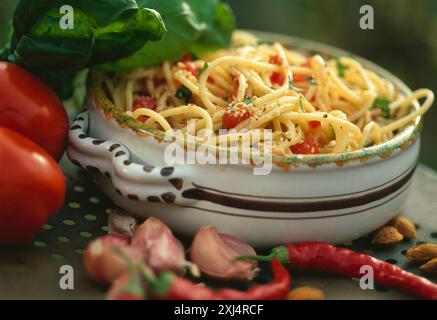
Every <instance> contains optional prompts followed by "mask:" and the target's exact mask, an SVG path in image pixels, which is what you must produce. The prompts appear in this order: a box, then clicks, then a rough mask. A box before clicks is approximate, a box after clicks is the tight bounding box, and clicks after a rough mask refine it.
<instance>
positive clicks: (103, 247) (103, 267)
mask: <svg viewBox="0 0 437 320" xmlns="http://www.w3.org/2000/svg"><path fill="white" fill-rule="evenodd" d="M123 255H124V256H125V257H123ZM127 259H128V260H130V262H131V263H132V264H136V263H138V262H140V261H143V260H144V259H145V254H144V252H143V251H142V250H141V249H139V248H134V247H131V246H129V238H128V237H123V236H109V235H108V236H103V237H100V238H98V239H96V240H94V241H92V242H91V243H90V244H89V245H88V246H87V247H86V249H85V253H84V262H85V268H86V269H87V271H88V274H89V275H90V276H91V278H93V279H94V280H95V281H97V282H99V283H107V284H108V283H111V282H113V281H114V280H115V279H117V278H118V277H119V276H121V275H122V274H124V273H126V272H127V271H128V269H129V261H127Z"/></svg>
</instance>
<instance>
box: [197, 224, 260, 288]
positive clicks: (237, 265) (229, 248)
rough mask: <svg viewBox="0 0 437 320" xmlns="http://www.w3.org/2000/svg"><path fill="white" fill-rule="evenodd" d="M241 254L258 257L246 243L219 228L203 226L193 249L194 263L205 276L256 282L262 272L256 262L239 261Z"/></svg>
mask: <svg viewBox="0 0 437 320" xmlns="http://www.w3.org/2000/svg"><path fill="white" fill-rule="evenodd" d="M241 255H256V252H255V250H254V249H253V248H252V247H251V246H249V245H248V244H246V243H245V242H243V241H241V240H239V239H237V238H235V237H234V236H231V235H228V234H222V233H218V231H217V229H216V228H213V227H202V228H200V230H199V231H198V232H197V234H196V236H195V237H194V240H193V243H192V245H191V249H190V257H191V260H192V261H193V262H194V263H195V264H196V265H197V266H198V267H199V269H200V271H201V272H202V274H204V275H206V276H208V277H211V278H214V279H218V280H252V279H253V278H254V277H255V275H256V274H257V272H258V269H257V265H258V264H257V262H256V261H246V260H245V261H235V260H234V258H235V257H237V256H241Z"/></svg>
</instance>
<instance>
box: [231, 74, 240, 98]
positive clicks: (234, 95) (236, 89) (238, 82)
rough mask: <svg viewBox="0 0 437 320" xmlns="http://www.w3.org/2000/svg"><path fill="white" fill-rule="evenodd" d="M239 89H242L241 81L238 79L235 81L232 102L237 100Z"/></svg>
mask: <svg viewBox="0 0 437 320" xmlns="http://www.w3.org/2000/svg"><path fill="white" fill-rule="evenodd" d="M239 88H240V81H239V80H238V78H236V79H235V81H234V90H233V91H232V97H231V101H234V100H235V99H237V95H238V89H239Z"/></svg>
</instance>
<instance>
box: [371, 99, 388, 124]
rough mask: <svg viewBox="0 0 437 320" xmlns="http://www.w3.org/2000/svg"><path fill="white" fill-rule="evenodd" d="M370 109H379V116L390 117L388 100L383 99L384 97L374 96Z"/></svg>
mask: <svg viewBox="0 0 437 320" xmlns="http://www.w3.org/2000/svg"><path fill="white" fill-rule="evenodd" d="M372 109H373V110H375V109H379V110H381V116H382V117H383V118H386V119H389V118H390V101H388V100H386V99H384V98H380V97H378V98H376V99H375V102H374V103H373V106H372Z"/></svg>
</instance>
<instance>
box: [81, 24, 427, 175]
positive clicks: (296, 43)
mask: <svg viewBox="0 0 437 320" xmlns="http://www.w3.org/2000/svg"><path fill="white" fill-rule="evenodd" d="M251 32H252V33H253V34H255V35H256V36H258V38H260V39H263V40H268V41H278V42H281V43H282V44H283V45H285V46H287V47H291V48H293V49H296V50H300V51H304V52H307V53H311V54H315V53H318V54H321V55H323V56H325V57H337V56H353V57H354V58H355V59H357V60H358V61H359V62H360V63H361V64H362V65H363V66H365V67H366V68H368V69H370V70H373V71H374V72H376V73H377V74H379V75H380V76H382V77H384V78H386V79H388V80H390V81H392V82H393V83H394V84H395V86H396V87H397V88H398V89H399V90H400V91H401V92H402V93H403V94H404V95H406V96H408V95H411V94H412V91H411V90H410V89H409V88H408V86H407V85H406V84H405V83H403V82H402V81H401V80H400V79H399V78H397V77H396V76H394V75H393V74H391V73H390V72H389V71H387V70H385V69H384V68H382V67H380V66H378V65H376V64H374V63H372V62H370V61H368V60H366V59H364V58H361V57H358V56H356V55H355V54H353V53H350V52H347V51H344V50H341V49H337V48H334V47H331V46H328V45H325V44H321V43H317V42H313V41H310V40H305V39H301V38H296V37H292V36H286V35H278V34H273V33H267V32H253V31H251ZM102 76H103V71H102V70H99V69H94V70H93V71H92V72H91V74H90V78H89V85H88V99H89V102H90V104H91V105H92V106H95V107H97V108H98V109H102V111H103V112H104V113H105V115H106V117H107V118H108V119H111V118H113V119H115V120H116V121H117V123H118V124H119V126H120V127H123V128H130V129H132V130H134V131H135V132H137V134H138V135H139V136H141V135H151V136H154V137H155V138H157V139H158V140H161V141H162V140H163V139H164V133H163V132H162V131H159V130H156V129H153V128H149V127H146V126H144V125H143V124H142V123H141V122H139V121H136V120H135V119H133V118H132V117H130V116H128V115H126V114H125V113H124V112H123V111H121V110H120V109H119V108H117V107H116V106H115V105H114V104H113V102H112V101H110V99H109V98H108V97H107V95H106V93H105V91H104V89H103V88H102V85H101V84H102ZM415 107H416V108H419V105H418V103H416V104H415ZM422 120H423V119H422V117H420V116H419V117H417V119H416V121H415V122H414V124H412V125H409V126H407V127H406V128H404V129H403V130H402V132H400V133H399V134H397V135H396V136H395V137H394V138H393V139H391V140H389V141H386V142H384V143H382V144H379V145H376V146H372V147H368V148H364V149H360V150H357V151H353V152H346V153H339V154H321V155H292V156H284V157H281V156H273V162H274V163H275V164H277V165H279V166H289V165H292V166H300V165H310V166H318V165H323V164H332V163H336V164H338V165H342V164H344V163H346V162H350V161H354V160H360V161H367V160H370V159H372V158H375V157H387V156H390V155H391V154H392V153H394V152H395V151H397V150H398V149H400V148H404V147H407V146H409V145H410V144H412V143H413V142H414V141H415V140H416V138H417V136H418V134H419V133H420V131H421V129H422Z"/></svg>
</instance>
